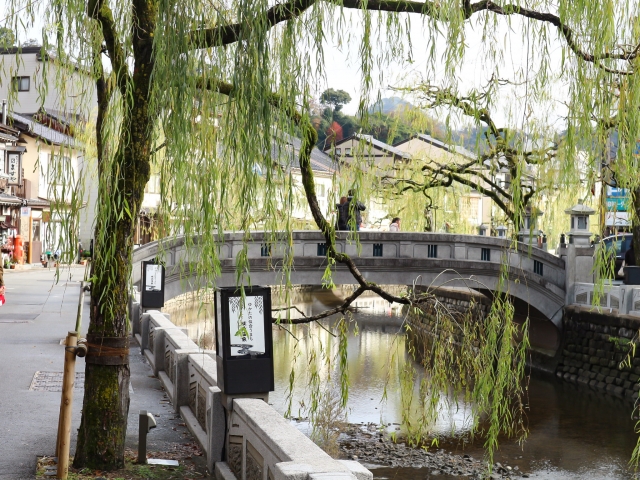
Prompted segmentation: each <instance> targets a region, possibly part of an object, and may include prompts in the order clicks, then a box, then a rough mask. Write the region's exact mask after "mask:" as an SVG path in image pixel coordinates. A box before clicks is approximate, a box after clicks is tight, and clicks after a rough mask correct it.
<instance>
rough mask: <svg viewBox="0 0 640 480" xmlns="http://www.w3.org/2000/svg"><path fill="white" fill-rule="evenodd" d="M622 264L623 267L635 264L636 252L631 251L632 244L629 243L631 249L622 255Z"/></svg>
mask: <svg viewBox="0 0 640 480" xmlns="http://www.w3.org/2000/svg"><path fill="white" fill-rule="evenodd" d="M624 264H625V265H635V264H636V252H635V251H634V250H633V243H631V248H630V249H629V250H627V252H626V253H625V254H624Z"/></svg>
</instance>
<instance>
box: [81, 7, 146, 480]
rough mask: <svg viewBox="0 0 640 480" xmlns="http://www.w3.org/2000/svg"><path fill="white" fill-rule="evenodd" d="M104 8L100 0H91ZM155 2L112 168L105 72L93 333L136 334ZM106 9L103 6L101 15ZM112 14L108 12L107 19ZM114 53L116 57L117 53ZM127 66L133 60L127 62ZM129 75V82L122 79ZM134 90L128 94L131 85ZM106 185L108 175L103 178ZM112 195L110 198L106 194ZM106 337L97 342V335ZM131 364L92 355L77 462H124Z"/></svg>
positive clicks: (141, 24) (107, 465)
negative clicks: (132, 328) (132, 323)
mask: <svg viewBox="0 0 640 480" xmlns="http://www.w3.org/2000/svg"><path fill="white" fill-rule="evenodd" d="M91 6H93V7H94V9H95V8H101V7H102V5H100V3H97V4H94V5H91V3H90V7H91ZM156 8H157V7H156V5H155V3H154V2H151V1H148V2H145V1H134V2H133V11H132V14H133V18H134V20H133V22H132V23H133V28H132V30H133V31H132V35H131V38H132V39H133V52H134V68H133V73H132V74H131V75H128V74H125V72H124V71H122V72H120V73H121V76H118V72H117V71H116V72H115V73H116V84H118V86H119V88H120V89H121V91H120V93H121V94H122V98H123V101H124V102H125V103H126V106H125V108H124V118H123V125H122V129H121V132H122V133H121V137H120V139H119V145H118V150H117V152H116V153H115V158H114V160H113V162H112V163H110V164H109V167H106V168H105V163H104V157H103V155H104V153H103V151H101V148H102V147H103V145H104V144H105V141H104V140H105V139H104V138H102V135H103V131H102V122H101V119H103V118H104V115H105V110H106V108H108V104H109V95H110V94H111V93H112V92H110V91H107V89H106V87H105V80H104V78H99V79H98V85H97V88H98V107H99V110H100V112H99V115H98V122H97V124H96V128H97V132H96V133H97V137H98V142H97V143H98V148H99V154H98V157H99V164H100V166H99V175H100V176H104V175H110V176H111V181H110V182H104V183H111V185H112V190H110V191H107V190H106V189H101V190H100V194H99V202H98V205H99V206H98V208H99V209H105V205H110V208H108V209H105V210H104V211H106V212H107V214H106V215H104V214H102V215H100V214H99V215H98V225H97V227H96V228H97V229H103V230H104V232H107V234H106V235H105V233H104V232H102V233H100V234H96V239H102V240H101V241H102V243H111V242H112V244H108V245H107V244H102V245H101V244H100V243H99V241H98V244H97V251H98V252H110V253H108V254H105V253H98V254H97V255H96V259H95V263H94V267H93V272H94V281H93V284H92V290H91V322H90V324H89V330H88V333H89V335H90V336H91V338H94V337H93V336H96V337H106V338H113V337H115V338H123V339H126V338H128V336H129V333H130V332H129V322H128V320H127V305H128V285H129V280H130V276H131V258H132V252H133V234H134V230H135V225H136V218H137V216H138V213H139V211H140V207H141V203H142V198H143V195H144V188H145V185H146V184H147V182H148V180H149V174H150V143H151V134H150V132H149V129H150V128H151V125H152V122H151V120H150V118H149V93H150V85H151V81H150V78H151V72H152V70H153V59H152V47H153V38H152V34H153V32H154V28H155V18H156ZM101 15H103V16H104V15H105V13H104V12H102V14H101V13H97V14H96V16H97V17H98V19H99V20H100V21H102V20H101V18H102V17H101ZM107 20H108V18H107ZM103 30H105V32H104V33H105V39H106V41H107V47H108V49H109V50H110V52H111V51H112V50H113V51H115V47H114V48H113V49H111V48H109V34H108V32H107V31H106V30H108V25H105V23H104V22H103ZM113 56H114V55H113V54H112V55H111V58H112V59H113ZM120 68H122V69H126V68H127V67H126V64H123V65H120ZM124 78H126V79H127V80H126V83H125V82H124V81H123V79H124ZM127 88H128V89H131V90H132V91H133V94H132V95H126V93H127V92H126V89H127ZM100 182H101V184H102V183H103V179H102V178H101V179H100ZM105 197H109V198H105ZM95 342H96V343H99V342H98V341H95ZM129 380H130V370H129V365H128V363H127V364H124V365H101V364H93V363H90V362H87V365H86V369H85V391H84V403H83V410H82V421H81V424H80V429H79V432H78V445H77V449H76V454H75V458H74V466H75V467H76V468H80V467H90V468H96V469H102V470H112V469H116V468H121V467H122V466H124V443H125V439H126V432H127V416H128V413H129Z"/></svg>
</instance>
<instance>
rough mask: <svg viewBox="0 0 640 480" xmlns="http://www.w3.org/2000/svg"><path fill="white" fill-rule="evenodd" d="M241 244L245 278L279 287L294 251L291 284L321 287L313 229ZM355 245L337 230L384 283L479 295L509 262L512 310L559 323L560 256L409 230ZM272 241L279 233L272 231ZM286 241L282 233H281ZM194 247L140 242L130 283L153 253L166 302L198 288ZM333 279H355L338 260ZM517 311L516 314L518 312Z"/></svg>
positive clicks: (236, 243)
mask: <svg viewBox="0 0 640 480" xmlns="http://www.w3.org/2000/svg"><path fill="white" fill-rule="evenodd" d="M243 237H244V234H243V233H237V232H233V233H231V232H229V233H225V234H224V238H223V239H222V241H221V242H220V246H219V258H220V261H221V275H220V277H219V278H217V279H216V285H218V286H234V285H235V284H236V256H237V255H238V253H239V252H241V251H242V249H243V245H244V244H243ZM250 237H251V240H249V241H248V243H247V257H248V261H249V265H250V279H251V283H252V284H254V285H279V284H280V283H281V280H282V271H281V269H279V267H278V266H279V265H281V264H282V258H283V257H284V256H285V255H284V254H285V251H286V249H288V248H289V249H292V250H293V266H292V268H291V272H290V279H291V283H293V284H299V285H321V283H322V276H323V274H324V271H325V268H326V265H327V259H326V246H325V241H324V238H323V236H322V235H321V234H320V232H317V231H296V232H293V243H292V245H291V246H289V245H288V242H285V241H282V242H278V241H276V242H273V241H272V240H271V239H272V238H273V235H272V234H266V233H265V232H261V231H254V232H251V235H250ZM358 237H359V241H360V246H359V247H358V245H356V242H355V241H354V240H353V239H350V238H349V235H348V234H347V232H339V233H338V236H337V239H336V244H337V249H338V251H340V252H344V253H347V254H349V255H351V256H352V258H353V259H354V261H355V262H356V264H357V266H358V268H359V269H360V272H361V273H362V274H363V276H364V277H365V278H366V279H367V280H368V281H371V282H375V283H378V284H382V285H412V284H413V283H414V282H417V283H419V284H422V285H428V286H431V287H466V288H471V289H473V290H478V291H480V292H482V293H488V291H494V290H496V289H497V288H498V281H499V277H500V271H501V269H502V268H503V265H507V266H508V272H509V275H508V277H509V286H508V288H509V293H510V295H511V296H512V297H513V298H514V300H515V305H516V309H517V310H518V309H519V310H520V311H522V310H523V309H525V310H526V315H529V316H530V317H532V318H536V317H537V318H538V319H540V320H548V321H551V322H552V323H553V324H554V325H555V327H556V328H557V329H558V330H561V329H562V328H561V327H562V307H563V306H564V304H565V290H566V286H565V261H564V260H563V259H561V258H558V257H556V256H554V255H552V254H550V253H547V252H545V251H543V250H541V249H538V248H532V247H529V246H528V245H525V244H523V243H518V244H516V245H515V247H514V246H513V245H512V242H511V241H510V240H507V239H503V238H496V237H485V236H479V235H457V234H447V233H411V232H397V233H396V232H394V233H391V232H359V233H358ZM276 238H278V236H277V235H276ZM283 238H284V234H283ZM193 243H194V244H195V248H194V249H193V250H192V251H188V250H187V246H186V244H185V237H172V238H165V239H162V240H159V241H156V242H152V243H149V244H146V245H144V246H142V247H140V248H138V249H137V250H135V251H134V254H133V273H132V275H133V283H134V284H135V285H137V286H138V287H139V286H140V278H141V267H140V265H141V262H142V261H143V260H151V259H153V258H156V257H160V258H159V259H160V260H161V261H163V262H164V263H165V265H166V278H165V299H166V300H169V299H171V298H174V297H176V296H178V295H181V294H183V293H185V292H188V291H192V290H194V289H196V288H197V287H198V285H201V283H199V282H198V279H197V278H194V277H193V275H194V274H193V273H190V269H189V268H188V262H194V261H197V258H198V255H199V251H198V248H197V243H198V238H197V237H196V238H195V239H194V242H193ZM333 280H334V283H335V284H352V283H356V282H355V280H354V278H353V276H352V275H351V273H350V272H349V271H348V270H347V268H346V267H344V266H342V265H340V264H338V265H337V267H336V268H335V270H334V272H333ZM516 313H517V312H516Z"/></svg>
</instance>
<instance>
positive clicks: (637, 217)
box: [631, 188, 640, 265]
mask: <svg viewBox="0 0 640 480" xmlns="http://www.w3.org/2000/svg"><path fill="white" fill-rule="evenodd" d="M631 203H632V207H633V215H632V217H631V226H632V229H631V231H632V232H633V253H634V254H635V257H636V265H640V188H636V189H634V190H633V191H632V192H631Z"/></svg>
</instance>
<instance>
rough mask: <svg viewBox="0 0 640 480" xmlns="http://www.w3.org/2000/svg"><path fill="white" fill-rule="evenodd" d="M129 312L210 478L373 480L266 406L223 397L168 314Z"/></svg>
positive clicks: (204, 353) (209, 355)
mask: <svg viewBox="0 0 640 480" xmlns="http://www.w3.org/2000/svg"><path fill="white" fill-rule="evenodd" d="M129 309H130V314H131V318H132V325H133V332H134V334H135V337H136V339H137V340H138V343H139V345H140V353H141V354H142V355H144V356H145V358H146V359H147V360H148V361H149V364H150V365H151V367H152V368H153V371H154V374H156V376H157V377H158V378H159V379H160V381H161V383H162V385H163V387H164V389H165V391H166V392H167V395H168V397H169V400H170V401H171V403H172V406H173V408H174V410H175V412H176V413H179V414H180V416H181V417H182V418H183V420H184V421H185V424H186V425H187V427H188V428H189V430H190V431H191V433H192V435H193V436H194V438H195V439H196V440H197V442H198V443H199V444H200V446H201V448H202V449H203V451H204V452H205V454H206V457H207V466H208V468H209V471H210V472H212V473H213V472H215V475H216V478H218V479H225V480H236V479H244V478H260V479H262V478H269V479H272V478H273V479H275V480H294V479H295V480H298V479H300V480H304V479H309V480H311V479H314V478H320V477H322V478H332V479H336V480H355V479H358V480H369V479H372V478H373V475H372V474H371V472H369V470H367V469H366V468H364V467H363V466H361V465H360V464H358V463H357V462H348V461H338V460H334V459H332V458H331V457H330V456H329V455H327V454H326V453H325V452H324V451H322V450H321V449H320V448H319V447H318V446H317V445H316V444H315V443H313V442H312V441H311V440H310V439H309V438H307V437H306V436H304V435H303V434H302V433H301V432H300V431H298V429H296V428H295V427H294V426H293V425H291V424H290V423H289V422H288V421H286V420H285V419H284V418H283V417H282V415H280V414H279V413H278V412H277V411H275V410H274V409H273V408H272V407H271V406H269V405H268V404H267V403H266V401H263V400H259V399H230V398H228V397H225V396H224V395H223V394H222V392H221V391H220V389H219V388H218V386H217V368H216V362H215V355H214V352H212V351H208V350H203V349H201V348H199V347H198V345H196V344H195V342H193V341H192V340H191V339H189V337H188V336H187V335H186V334H185V332H184V329H182V328H179V327H176V325H174V324H173V323H172V322H171V321H170V319H169V318H168V316H167V315H166V314H163V313H161V312H159V311H149V312H146V313H142V310H141V308H140V304H139V303H138V301H137V299H136V298H132V300H131V302H130V305H129ZM265 397H266V396H265ZM265 400H266V398H265ZM226 417H228V418H227V419H226ZM227 420H228V422H227ZM226 425H229V434H228V436H227V435H226V433H227V432H226V430H227V429H226ZM224 447H226V448H224ZM223 450H226V452H227V461H224V460H225V459H223V458H222V454H223ZM256 475H257V476H256Z"/></svg>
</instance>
